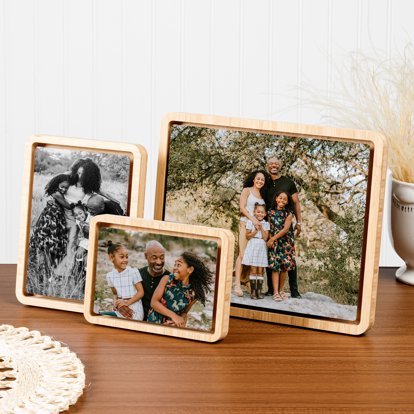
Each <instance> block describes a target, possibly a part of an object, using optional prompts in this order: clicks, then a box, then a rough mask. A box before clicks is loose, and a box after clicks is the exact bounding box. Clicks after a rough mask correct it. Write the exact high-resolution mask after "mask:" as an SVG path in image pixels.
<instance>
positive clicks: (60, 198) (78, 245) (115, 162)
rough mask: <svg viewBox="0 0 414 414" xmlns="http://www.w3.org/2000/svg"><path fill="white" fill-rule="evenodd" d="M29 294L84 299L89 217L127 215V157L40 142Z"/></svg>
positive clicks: (129, 162) (33, 187)
mask: <svg viewBox="0 0 414 414" xmlns="http://www.w3.org/2000/svg"><path fill="white" fill-rule="evenodd" d="M34 157H35V158H34V172H33V186H32V202H31V213H30V214H31V215H30V217H31V221H30V239H29V245H28V266H27V278H26V293H27V294H28V295H41V296H48V297H55V298H64V299H73V300H83V299H84V289H85V277H86V266H87V257H88V237H89V221H90V219H91V218H92V217H93V216H96V215H99V214H116V215H124V214H127V213H128V209H129V207H128V205H129V200H128V197H129V181H130V167H131V159H130V157H129V156H128V155H126V154H125V155H124V154H115V153H110V152H101V151H82V150H72V149H66V148H57V147H56V148H53V147H51V146H38V147H36V149H35V153H34Z"/></svg>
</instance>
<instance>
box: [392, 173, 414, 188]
mask: <svg viewBox="0 0 414 414" xmlns="http://www.w3.org/2000/svg"><path fill="white" fill-rule="evenodd" d="M391 179H392V180H393V181H396V182H397V183H401V184H406V185H412V186H414V183H410V182H408V181H401V180H397V179H396V178H395V177H394V176H393V175H392V174H391Z"/></svg>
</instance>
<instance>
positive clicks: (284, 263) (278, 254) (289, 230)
mask: <svg viewBox="0 0 414 414" xmlns="http://www.w3.org/2000/svg"><path fill="white" fill-rule="evenodd" d="M268 217H269V223H270V238H269V240H268V241H267V247H268V248H269V268H270V269H272V282H273V289H274V295H273V299H274V300H275V301H276V302H281V301H284V302H285V301H286V300H287V298H286V294H285V293H284V291H283V287H284V285H285V281H286V277H287V272H288V271H289V270H292V269H294V268H295V267H296V261H295V244H294V232H293V226H292V217H293V202H292V199H291V197H290V194H288V193H286V192H285V191H278V192H277V193H276V197H275V205H274V207H273V208H272V209H271V210H269V212H268Z"/></svg>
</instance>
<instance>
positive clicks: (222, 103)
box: [212, 0, 243, 116]
mask: <svg viewBox="0 0 414 414" xmlns="http://www.w3.org/2000/svg"><path fill="white" fill-rule="evenodd" d="M213 7H214V12H213V20H214V26H213V27H214V31H213V38H212V48H213V50H212V59H213V62H212V72H213V73H212V76H213V79H214V84H213V103H212V111H213V113H214V114H217V115H228V116H240V112H241V108H240V106H241V94H242V91H241V90H240V82H241V77H242V70H243V68H242V67H241V65H240V59H241V49H242V48H241V43H240V39H241V28H240V17H241V14H242V7H243V3H242V2H240V1H238V0H230V1H219V0H213Z"/></svg>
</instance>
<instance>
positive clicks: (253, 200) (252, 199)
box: [240, 188, 265, 223]
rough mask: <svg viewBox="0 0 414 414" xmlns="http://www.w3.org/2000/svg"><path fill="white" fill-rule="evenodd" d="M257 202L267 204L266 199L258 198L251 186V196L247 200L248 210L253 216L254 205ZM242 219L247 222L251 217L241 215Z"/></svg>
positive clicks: (262, 204)
mask: <svg viewBox="0 0 414 414" xmlns="http://www.w3.org/2000/svg"><path fill="white" fill-rule="evenodd" d="M256 203H257V204H260V205H261V206H264V205H265V201H264V200H263V198H257V197H256V196H255V195H253V194H252V192H251V190H250V188H249V196H248V197H247V200H246V210H247V211H248V212H249V213H250V214H251V215H252V216H253V211H254V206H255V205H256ZM240 221H244V222H245V223H247V222H248V221H249V219H248V218H247V217H244V216H242V217H240Z"/></svg>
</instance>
